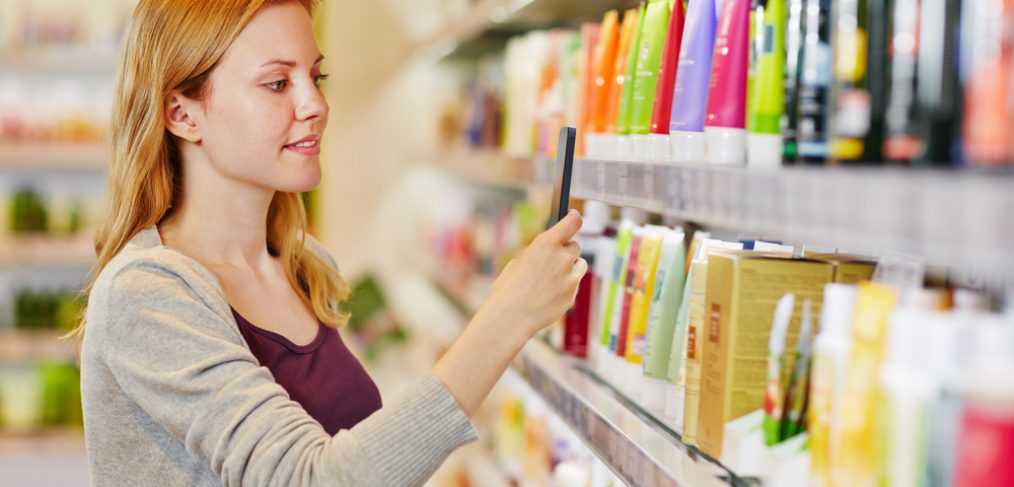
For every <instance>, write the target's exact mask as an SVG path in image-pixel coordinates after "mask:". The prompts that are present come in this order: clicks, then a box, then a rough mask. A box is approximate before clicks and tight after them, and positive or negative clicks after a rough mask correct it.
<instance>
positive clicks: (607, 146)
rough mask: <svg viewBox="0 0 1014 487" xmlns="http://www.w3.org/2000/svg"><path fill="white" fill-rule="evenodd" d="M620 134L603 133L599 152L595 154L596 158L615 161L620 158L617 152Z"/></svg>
mask: <svg viewBox="0 0 1014 487" xmlns="http://www.w3.org/2000/svg"><path fill="white" fill-rule="evenodd" d="M619 143H620V140H619V136H618V135H616V134H602V135H601V137H600V138H599V141H598V149H599V150H598V154H597V155H596V156H595V158H596V159H600V160H605V161H614V160H616V159H618V158H617V157H616V154H617V153H618V152H619V148H618V146H619Z"/></svg>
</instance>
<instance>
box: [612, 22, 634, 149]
mask: <svg viewBox="0 0 1014 487" xmlns="http://www.w3.org/2000/svg"><path fill="white" fill-rule="evenodd" d="M637 16H638V13H637V9H636V8H632V9H630V10H627V11H626V12H624V13H623V23H622V24H621V26H620V44H619V46H618V48H617V50H616V56H615V60H614V63H613V78H614V82H613V83H612V85H611V86H610V92H609V99H608V102H607V109H606V129H605V132H606V133H616V119H617V118H618V115H619V113H620V98H621V97H622V95H623V84H624V82H625V81H626V80H625V79H624V78H625V77H626V73H627V52H628V51H629V50H630V43H631V42H633V38H634V31H636V30H637Z"/></svg>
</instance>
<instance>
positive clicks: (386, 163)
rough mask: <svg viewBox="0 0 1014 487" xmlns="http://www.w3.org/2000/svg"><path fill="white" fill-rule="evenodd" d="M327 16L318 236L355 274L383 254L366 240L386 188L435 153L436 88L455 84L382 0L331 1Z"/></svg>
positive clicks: (351, 274)
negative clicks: (326, 117)
mask: <svg viewBox="0 0 1014 487" xmlns="http://www.w3.org/2000/svg"><path fill="white" fill-rule="evenodd" d="M323 15H324V16H325V24H324V25H325V27H324V30H323V32H322V37H323V39H322V41H323V49H324V54H325V56H327V59H328V61H327V63H326V65H327V69H329V70H330V72H331V74H332V77H331V80H330V81H328V88H327V94H328V100H329V102H330V104H331V122H330V124H329V127H328V132H327V134H326V138H325V146H324V158H323V160H322V163H323V165H324V180H323V182H322V184H321V193H320V198H319V200H318V203H319V210H320V211H319V212H318V217H317V221H316V225H317V234H318V237H319V238H320V239H321V240H322V241H323V242H324V244H325V245H326V246H327V247H328V248H329V249H330V250H331V251H332V252H333V253H334V255H335V257H336V259H337V260H338V262H339V264H340V265H341V268H342V271H343V274H345V275H346V277H354V276H355V275H358V274H360V273H361V272H363V271H364V270H365V269H366V268H367V267H369V265H370V262H371V259H372V258H376V257H378V256H379V255H382V254H383V249H377V248H367V247H369V246H368V245H367V242H368V241H369V240H370V239H369V238H368V235H369V233H370V231H371V227H372V226H371V221H372V219H373V217H374V215H375V213H376V212H377V209H378V207H379V205H380V204H381V202H382V201H383V200H384V198H385V193H386V192H387V191H388V188H390V187H392V186H394V185H395V184H394V183H395V181H396V180H397V179H398V178H399V177H401V176H402V175H403V174H405V173H407V172H408V169H409V167H410V166H412V165H414V164H419V163H422V162H423V161H424V160H425V158H426V156H427V155H428V154H432V153H433V152H434V149H433V147H434V140H435V133H436V128H435V121H436V116H435V111H436V110H437V109H438V107H439V104H440V101H439V98H440V96H439V94H438V92H439V91H440V90H442V89H444V90H445V89H447V86H448V85H449V83H442V82H441V80H440V77H441V75H440V72H439V71H438V70H436V69H435V68H434V67H433V65H432V63H426V62H421V61H419V60H418V59H417V56H415V55H414V53H415V50H416V41H413V40H410V39H409V34H408V33H407V32H406V30H405V29H404V28H403V27H402V24H401V22H402V21H403V19H404V15H403V14H399V15H393V14H392V13H391V12H390V11H389V10H388V9H387V7H386V6H385V4H384V2H377V1H350V2H330V3H327V4H325V10H324V11H323Z"/></svg>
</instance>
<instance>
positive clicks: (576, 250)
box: [563, 240, 581, 259]
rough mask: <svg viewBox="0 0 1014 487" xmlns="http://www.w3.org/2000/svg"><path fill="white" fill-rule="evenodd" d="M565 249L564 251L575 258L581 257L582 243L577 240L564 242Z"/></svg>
mask: <svg viewBox="0 0 1014 487" xmlns="http://www.w3.org/2000/svg"><path fill="white" fill-rule="evenodd" d="M563 250H564V252H566V253H567V255H568V256H570V257H573V258H575V259H576V258H578V257H581V245H580V244H578V243H577V241H575V240H571V241H569V242H567V243H565V244H563Z"/></svg>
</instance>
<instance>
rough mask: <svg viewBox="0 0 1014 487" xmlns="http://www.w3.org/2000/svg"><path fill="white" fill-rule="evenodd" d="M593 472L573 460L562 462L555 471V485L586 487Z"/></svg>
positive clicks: (561, 486) (559, 486)
mask: <svg viewBox="0 0 1014 487" xmlns="http://www.w3.org/2000/svg"><path fill="white" fill-rule="evenodd" d="M589 478H591V472H589V471H588V468H586V467H585V466H583V465H581V464H580V463H577V462H575V461H573V460H566V461H563V462H560V463H559V464H558V465H557V466H556V468H555V469H553V485H554V486H556V487H585V486H586V485H588V479H589Z"/></svg>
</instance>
